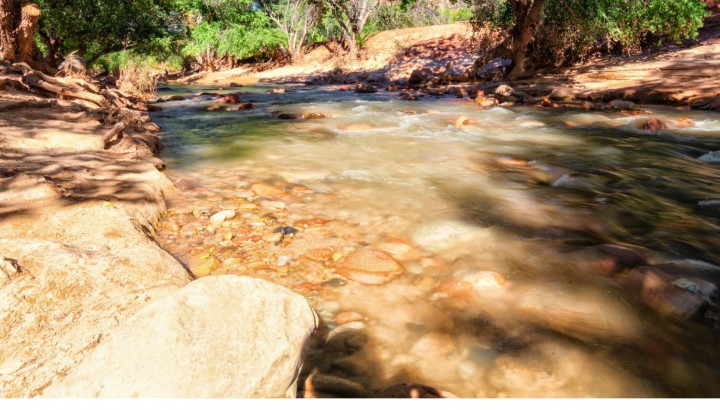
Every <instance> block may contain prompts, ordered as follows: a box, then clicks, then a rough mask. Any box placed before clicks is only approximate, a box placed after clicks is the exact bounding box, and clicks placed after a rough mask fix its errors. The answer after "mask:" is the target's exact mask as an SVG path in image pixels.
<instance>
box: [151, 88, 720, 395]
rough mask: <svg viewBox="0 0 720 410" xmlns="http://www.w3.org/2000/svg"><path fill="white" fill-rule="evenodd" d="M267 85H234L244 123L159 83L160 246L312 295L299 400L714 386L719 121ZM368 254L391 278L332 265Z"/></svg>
mask: <svg viewBox="0 0 720 410" xmlns="http://www.w3.org/2000/svg"><path fill="white" fill-rule="evenodd" d="M271 89H272V87H269V86H267V87H263V86H255V87H245V88H242V89H233V90H232V91H233V92H236V91H239V90H242V92H244V93H247V94H244V95H242V96H241V99H242V101H243V102H247V101H254V104H255V107H256V108H255V109H250V110H240V111H225V110H224V109H221V110H214V111H206V110H204V109H206V108H207V107H210V106H212V105H213V102H212V101H204V100H202V98H195V100H192V98H191V97H192V96H193V95H196V94H197V93H198V92H199V91H209V92H215V91H218V90H209V89H202V88H201V87H197V86H188V87H175V88H173V89H172V90H170V91H167V92H165V94H169V93H172V94H177V95H184V96H186V97H188V99H187V100H184V101H171V102H166V103H162V104H159V105H160V106H162V107H163V111H159V112H155V113H153V120H154V121H155V122H156V123H158V124H159V125H160V126H161V127H162V128H163V129H164V143H165V145H166V148H165V150H164V151H163V159H164V160H165V161H166V162H167V164H168V170H167V174H168V176H169V177H170V178H171V179H172V180H173V181H175V182H176V184H177V185H178V186H179V187H180V190H179V192H178V193H176V194H174V195H173V196H172V197H170V198H168V204H169V210H168V215H167V217H166V218H165V219H164V221H163V222H162V224H161V227H160V229H159V231H158V239H159V241H160V243H161V244H162V245H163V246H164V247H165V248H166V249H168V250H169V251H170V252H171V253H173V254H174V255H175V256H176V257H177V258H178V259H180V260H181V261H182V262H183V263H185V264H186V265H187V266H188V267H189V268H190V269H191V270H192V271H193V272H194V274H196V275H197V276H203V275H206V274H213V275H220V274H238V275H248V276H253V277H258V278H262V279H266V280H269V281H272V282H275V283H278V284H281V285H283V286H287V287H289V288H290V289H293V290H294V291H296V292H298V293H301V294H303V295H304V296H305V297H306V298H307V300H308V301H309V302H310V304H311V305H312V306H313V308H314V309H315V310H316V312H318V315H319V316H320V318H321V321H322V324H321V331H320V332H319V335H318V336H317V338H316V339H317V340H315V342H314V345H313V349H312V350H311V351H310V354H309V356H308V360H307V362H306V364H305V366H304V369H303V373H302V375H301V383H300V384H299V388H300V390H301V394H304V393H303V392H302V390H304V389H305V387H306V386H309V385H310V384H312V383H316V385H315V388H314V390H315V392H314V395H316V396H320V397H353V396H367V395H371V394H373V393H375V392H377V391H378V390H380V389H382V388H384V387H387V386H390V385H392V384H395V383H402V382H416V383H422V384H425V385H430V386H433V387H436V388H437V389H439V390H441V391H445V392H449V393H451V394H452V395H455V396H458V397H718V396H720V349H718V348H717V346H718V342H719V341H720V330H718V324H720V310H718V309H717V305H716V302H717V301H716V300H715V298H714V292H715V286H716V284H720V270H719V269H720V268H717V267H716V265H720V252H718V250H720V225H719V221H720V219H718V218H720V165H719V164H718V162H720V152H717V153H715V154H713V152H714V151H716V150H719V149H720V115H718V114H717V113H708V112H694V111H680V110H675V109H670V108H658V107H643V108H642V109H640V110H637V111H635V112H617V111H605V110H598V111H590V112H584V111H582V110H575V109H562V108H561V109H547V108H536V107H495V108H492V109H485V110H483V109H481V107H480V106H479V105H477V104H475V103H474V102H470V101H466V100H462V99H455V98H448V97H446V98H435V97H428V98H422V99H420V100H419V101H400V100H398V99H397V98H396V97H397V93H390V92H378V93H377V94H356V93H354V92H344V91H338V90H334V89H331V88H330V87H313V88H299V87H296V88H292V87H288V92H287V93H282V94H280V93H277V94H271V93H268V91H269V90H271ZM218 92H220V93H228V92H230V91H218ZM223 107H232V106H231V105H225V106H223ZM307 113H322V114H324V115H325V118H315V117H322V116H319V115H315V116H310V117H311V118H302V116H303V114H307ZM280 114H284V115H280ZM460 115H465V116H467V117H469V118H472V120H473V121H472V122H471V123H469V124H466V125H462V126H455V125H454V124H453V121H454V120H455V119H456V118H457V117H458V116H460ZM295 117H298V118H296V119H292V118H295ZM650 117H653V118H660V119H662V120H663V121H664V122H665V123H666V124H669V129H665V130H660V131H658V132H655V133H653V132H649V131H644V130H643V129H642V124H644V122H643V121H646V120H647V118H650ZM288 118H290V119H288ZM223 210H227V211H230V212H228V213H226V218H225V219H224V220H223V218H220V219H219V220H211V219H210V217H211V216H213V215H215V214H216V213H218V212H220V211H223ZM283 227H285V231H283V232H277V231H278V228H283ZM288 227H291V228H292V229H289V228H288ZM283 233H286V235H283ZM371 249H372V250H379V251H383V252H385V253H383V254H382V255H390V257H391V258H392V259H394V260H396V261H398V262H399V263H400V264H401V265H402V273H401V274H399V276H397V277H396V278H394V279H392V280H390V281H388V282H386V283H382V284H364V283H359V282H357V281H356V280H354V279H353V278H352V277H350V278H348V277H347V275H343V274H342V273H343V270H342V269H340V267H341V266H342V265H343V264H344V263H346V262H345V259H344V258H345V257H346V256H347V255H349V254H351V253H353V252H357V251H367V250H371ZM373 255H374V256H377V255H378V254H377V253H375V254H370V256H368V257H367V258H369V259H370V261H369V262H367V261H366V262H367V263H369V264H370V265H373V264H375V265H380V266H382V265H383V263H384V262H383V261H382V260H381V261H377V260H372V258H373ZM361 259H362V258H361ZM375 265H374V266H375ZM371 267H372V266H371ZM361 282H362V281H361ZM219 314H220V315H221V314H222V313H221V312H219ZM309 374H312V375H313V378H311V381H312V382H308V383H303V380H304V379H305V378H306V377H307V376H308V375H309Z"/></svg>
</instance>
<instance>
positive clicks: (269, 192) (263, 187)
mask: <svg viewBox="0 0 720 410" xmlns="http://www.w3.org/2000/svg"><path fill="white" fill-rule="evenodd" d="M250 190H251V191H252V192H253V193H255V195H258V196H269V197H276V196H282V195H285V191H283V190H281V189H278V188H275V187H274V186H272V185H267V184H253V185H252V186H251V187H250Z"/></svg>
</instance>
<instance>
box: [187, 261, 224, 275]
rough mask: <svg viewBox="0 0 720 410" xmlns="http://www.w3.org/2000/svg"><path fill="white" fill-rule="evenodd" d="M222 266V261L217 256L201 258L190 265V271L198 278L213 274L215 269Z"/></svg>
mask: <svg viewBox="0 0 720 410" xmlns="http://www.w3.org/2000/svg"><path fill="white" fill-rule="evenodd" d="M220 266H222V263H221V262H220V261H219V260H218V259H217V258H215V257H213V256H211V257H209V258H205V259H200V260H198V261H197V262H196V263H195V264H193V265H191V266H190V271H191V272H192V274H193V275H195V277H196V278H201V277H203V276H207V275H209V274H211V273H212V272H213V271H214V270H215V269H217V268H219V267H220Z"/></svg>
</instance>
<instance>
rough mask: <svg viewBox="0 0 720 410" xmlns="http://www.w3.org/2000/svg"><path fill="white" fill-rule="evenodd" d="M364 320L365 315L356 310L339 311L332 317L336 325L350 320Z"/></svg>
mask: <svg viewBox="0 0 720 410" xmlns="http://www.w3.org/2000/svg"><path fill="white" fill-rule="evenodd" d="M364 320H365V316H363V315H361V314H360V313H358V312H340V313H338V314H336V315H335V316H334V317H333V319H332V321H333V322H335V323H337V324H338V325H342V324H344V323H350V322H362V321H364Z"/></svg>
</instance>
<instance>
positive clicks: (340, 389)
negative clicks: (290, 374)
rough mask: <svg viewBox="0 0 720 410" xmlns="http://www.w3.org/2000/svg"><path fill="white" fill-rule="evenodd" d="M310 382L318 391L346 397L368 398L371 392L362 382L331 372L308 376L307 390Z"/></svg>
mask: <svg viewBox="0 0 720 410" xmlns="http://www.w3.org/2000/svg"><path fill="white" fill-rule="evenodd" d="M308 382H309V383H310V384H311V385H312V389H313V390H315V391H317V392H323V393H328V394H331V395H333V396H335V397H344V398H366V397H370V396H371V395H370V392H369V391H368V390H367V389H366V388H365V386H363V385H362V384H360V383H357V382H354V381H351V380H348V379H344V378H342V377H338V376H332V375H329V374H315V375H312V376H310V377H309V378H308V381H307V382H306V383H305V385H306V390H307V385H308Z"/></svg>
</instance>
